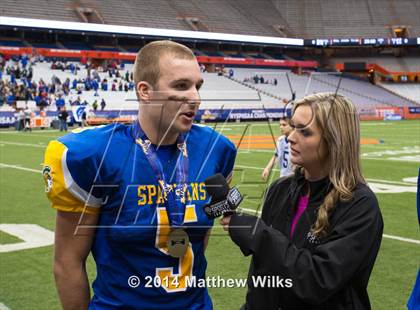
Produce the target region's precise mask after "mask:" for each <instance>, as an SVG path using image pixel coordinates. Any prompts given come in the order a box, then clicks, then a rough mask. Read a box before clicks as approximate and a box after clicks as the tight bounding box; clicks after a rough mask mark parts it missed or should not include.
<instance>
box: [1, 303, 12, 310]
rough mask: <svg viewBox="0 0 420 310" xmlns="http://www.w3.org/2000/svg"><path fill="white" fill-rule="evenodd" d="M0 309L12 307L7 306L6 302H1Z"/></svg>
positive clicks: (5, 309) (4, 309)
mask: <svg viewBox="0 0 420 310" xmlns="http://www.w3.org/2000/svg"><path fill="white" fill-rule="evenodd" d="M0 310H10V308H9V307H8V306H6V305H5V304H4V303H2V302H0Z"/></svg>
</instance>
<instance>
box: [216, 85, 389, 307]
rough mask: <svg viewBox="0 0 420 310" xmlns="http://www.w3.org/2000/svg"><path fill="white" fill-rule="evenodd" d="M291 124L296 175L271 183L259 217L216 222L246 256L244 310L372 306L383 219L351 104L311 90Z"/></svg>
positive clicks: (244, 216) (291, 143)
mask: <svg viewBox="0 0 420 310" xmlns="http://www.w3.org/2000/svg"><path fill="white" fill-rule="evenodd" d="M291 125H292V127H293V131H292V132H291V134H290V135H289V141H290V145H291V155H292V158H291V160H292V163H293V164H295V165H297V168H296V172H295V175H294V176H293V177H292V178H285V179H280V180H278V181H276V182H275V183H274V184H273V185H272V186H271V187H270V188H269V190H268V192H267V196H266V200H265V203H264V207H263V211H262V216H261V219H259V218H257V217H255V216H250V215H239V214H234V215H232V216H229V217H224V218H223V219H222V220H221V224H222V225H224V227H225V229H226V230H229V234H230V236H231V238H232V240H233V241H234V242H235V243H236V244H237V245H238V246H239V247H240V249H241V250H242V252H243V253H244V254H245V255H251V254H252V262H251V267H250V271H249V279H248V287H249V290H248V294H247V298H246V304H245V305H244V307H243V309H276V310H278V309H282V310H288V309H324V310H325V309H331V310H340V309H370V303H369V297H368V294H367V285H368V281H369V276H370V273H371V271H372V268H373V265H374V262H375V259H376V256H377V253H378V250H379V247H380V243H381V239H382V231H383V221H382V216H381V212H380V209H379V206H378V202H377V200H376V197H375V195H374V194H373V192H372V191H371V190H370V189H369V187H368V186H367V185H366V182H365V180H364V178H363V176H362V174H361V169H360V131H359V119H358V115H357V113H356V109H355V107H354V105H353V104H352V103H351V102H350V101H349V100H348V99H346V98H345V97H342V96H340V95H334V94H330V93H320V94H313V95H310V96H307V97H305V98H303V99H301V100H299V101H297V102H296V103H295V105H294V109H293V116H292V119H291ZM281 279H283V280H281ZM264 280H265V282H263V281H264Z"/></svg>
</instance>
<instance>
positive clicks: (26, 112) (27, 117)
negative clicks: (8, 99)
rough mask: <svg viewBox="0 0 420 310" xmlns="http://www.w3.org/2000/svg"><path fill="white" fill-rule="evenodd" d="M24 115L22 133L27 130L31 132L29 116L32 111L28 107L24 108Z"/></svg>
mask: <svg viewBox="0 0 420 310" xmlns="http://www.w3.org/2000/svg"><path fill="white" fill-rule="evenodd" d="M24 114H25V129H24V131H28V130H29V131H32V128H31V114H32V111H31V109H30V108H29V107H28V106H26V109H25V111H24Z"/></svg>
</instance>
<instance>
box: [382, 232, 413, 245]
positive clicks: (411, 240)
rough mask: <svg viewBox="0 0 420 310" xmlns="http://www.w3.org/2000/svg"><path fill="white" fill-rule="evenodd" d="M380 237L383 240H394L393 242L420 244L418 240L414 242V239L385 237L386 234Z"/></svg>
mask: <svg viewBox="0 0 420 310" xmlns="http://www.w3.org/2000/svg"><path fill="white" fill-rule="evenodd" d="M382 236H383V237H384V238H388V239H394V240H398V241H403V242H409V243H415V244H420V240H416V239H410V238H403V237H398V236H393V235H387V234H383V235H382Z"/></svg>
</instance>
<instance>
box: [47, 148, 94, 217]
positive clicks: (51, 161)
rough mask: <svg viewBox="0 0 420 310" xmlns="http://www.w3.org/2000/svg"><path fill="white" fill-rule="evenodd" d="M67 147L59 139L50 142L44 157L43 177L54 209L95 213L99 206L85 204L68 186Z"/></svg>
mask: <svg viewBox="0 0 420 310" xmlns="http://www.w3.org/2000/svg"><path fill="white" fill-rule="evenodd" d="M66 151H67V148H66V146H65V145H64V144H62V143H60V142H59V141H56V140H54V141H51V142H50V143H49V144H48V147H47V150H46V152H45V158H44V169H43V172H42V174H43V177H44V181H45V192H46V194H47V197H48V199H49V200H50V201H51V203H52V207H53V208H54V209H57V210H60V211H67V212H86V213H89V214H95V213H98V212H99V208H94V207H89V206H85V203H84V202H83V201H81V200H79V199H77V198H76V197H74V196H73V195H72V194H71V193H70V191H69V190H68V188H67V186H66V182H65V179H64V169H63V168H64V167H63V158H64V156H65V152H66Z"/></svg>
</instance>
